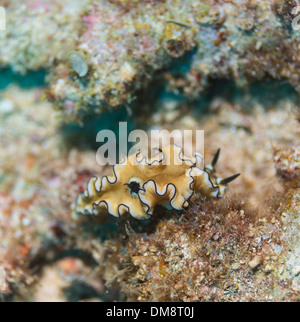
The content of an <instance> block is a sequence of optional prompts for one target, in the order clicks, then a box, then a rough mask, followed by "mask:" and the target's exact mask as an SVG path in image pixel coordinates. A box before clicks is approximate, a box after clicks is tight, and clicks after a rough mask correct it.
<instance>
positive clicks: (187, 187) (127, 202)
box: [76, 145, 239, 219]
mask: <svg viewBox="0 0 300 322" xmlns="http://www.w3.org/2000/svg"><path fill="white" fill-rule="evenodd" d="M219 152H220V150H218V151H217V153H216V155H215V157H214V158H213V160H212V162H211V163H210V164H208V165H206V166H205V167H204V169H203V170H202V169H201V168H200V163H201V161H202V160H203V156H202V155H201V154H200V153H195V154H194V156H193V157H188V156H185V155H184V154H183V152H182V149H181V148H180V147H178V146H176V145H170V146H167V147H164V148H161V149H159V153H158V154H157V155H156V156H155V157H153V158H152V159H148V158H146V157H144V156H142V155H141V153H140V152H137V153H135V154H133V155H131V156H129V157H128V158H127V160H124V162H123V163H120V164H116V165H115V166H114V167H113V175H112V176H104V177H102V178H101V179H100V178H98V177H92V178H91V179H90V180H89V182H88V184H87V189H86V191H85V192H84V193H82V194H80V195H79V197H78V199H77V204H76V212H78V213H80V214H95V215H96V214H98V213H99V212H100V211H101V210H103V209H106V210H107V211H108V213H109V214H111V215H113V216H115V217H120V216H122V215H124V214H125V213H130V215H131V216H133V217H134V218H137V219H148V218H149V217H151V215H152V214H153V211H154V208H155V206H157V205H163V206H166V207H169V208H172V209H177V210H182V209H184V208H186V207H188V206H189V204H190V199H191V198H192V196H194V195H200V196H205V197H209V198H221V197H222V196H223V195H224V193H225V190H226V187H227V184H228V183H229V182H231V181H232V180H234V179H235V178H236V177H238V176H239V174H236V175H233V176H231V177H228V178H225V179H222V178H218V177H217V176H216V173H215V165H216V163H217V160H218V157H219Z"/></svg>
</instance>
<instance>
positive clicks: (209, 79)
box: [0, 0, 300, 302]
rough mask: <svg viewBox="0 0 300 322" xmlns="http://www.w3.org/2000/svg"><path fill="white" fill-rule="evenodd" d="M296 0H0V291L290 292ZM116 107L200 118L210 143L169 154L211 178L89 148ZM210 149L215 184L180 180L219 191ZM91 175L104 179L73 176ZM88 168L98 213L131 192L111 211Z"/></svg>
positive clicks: (29, 297) (190, 123) (131, 116)
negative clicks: (1, 18) (107, 162)
mask: <svg viewBox="0 0 300 322" xmlns="http://www.w3.org/2000/svg"><path fill="white" fill-rule="evenodd" d="M296 5H299V2H298V1H294V0H276V1H274V0H266V1H259V0H250V1H249V0H241V1H238V2H235V1H225V0H224V1H215V0H204V1H200V0H196V1H195V0H185V1H180V0H172V1H171V0H139V1H136V0H87V1H79V0H72V1H71V0H60V1H58V0H53V1H51V2H49V1H46V0H34V1H31V0H25V1H19V0H11V1H6V0H4V1H2V3H1V6H3V7H5V9H6V14H7V26H6V30H1V31H0V42H1V46H0V68H1V71H0V155H1V159H0V301H124V300H125V301H273V302H275V301H287V302H289V301H299V300H300V247H299V245H300V229H299V228H300V225H299V218H300V217H299V215H300V186H299V182H300V171H299V167H300V152H299V139H300V113H299V102H300V101H299V92H300V87H299V86H300V85H299V84H300V83H299V75H300V70H299V66H300V64H299V57H300V52H299V50H300V47H299V30H298V28H293V25H292V24H293V21H294V19H295V17H296V14H294V13H293V8H294V7H295V6H296ZM35 71H38V72H37V73H35ZM25 74H27V76H22V75H25ZM45 75H46V79H45V80H44V79H43V78H44V76H45ZM55 109H56V111H55ZM57 111H59V112H57ZM98 114H99V115H98ZM125 120H127V121H128V122H129V125H128V128H131V129H132V128H138V127H140V128H141V129H144V130H145V131H148V133H151V130H152V129H156V130H163V129H165V130H169V131H170V132H171V131H173V130H175V129H177V130H179V131H184V130H199V129H201V130H204V132H205V147H204V148H205V149H204V150H203V151H199V152H201V153H202V155H203V157H204V160H213V161H212V162H211V164H210V165H209V164H208V165H207V163H204V164H206V166H205V167H204V166H203V168H200V167H199V166H198V164H197V163H196V160H195V159H193V158H190V159H188V160H186V161H185V162H184V163H183V165H182V166H183V168H184V170H186V168H187V169H191V167H192V168H197V169H200V170H201V171H202V172H201V173H202V174H204V176H205V179H208V177H209V179H211V181H209V180H204V182H205V185H204V187H203V186H201V187H199V186H197V184H199V183H201V182H203V181H201V176H199V178H200V180H199V178H198V181H197V179H196V177H195V178H194V177H193V175H192V173H190V176H185V177H184V178H183V172H184V173H185V171H183V170H182V169H183V168H182V167H181V168H180V171H179V172H177V171H175V169H174V167H173V166H171V168H170V167H169V168H168V166H167V168H166V169H164V170H166V171H165V172H164V171H162V169H161V167H160V166H159V169H158V170H156V172H155V174H153V172H151V171H152V169H150V170H151V171H150V170H149V168H151V165H150V166H149V165H148V164H147V161H148V162H149V160H147V159H141V160H140V159H138V160H139V162H143V163H144V164H142V165H141V164H140V165H139V169H140V170H142V171H140V173H138V176H137V173H133V172H134V171H132V169H131V170H130V171H127V170H126V169H128V167H126V168H124V169H125V170H126V171H123V172H122V171H121V170H122V169H121V168H122V165H118V166H115V167H114V168H109V167H106V166H99V165H98V164H97V162H96V158H95V154H96V149H97V148H98V146H97V143H98V142H96V144H95V138H96V133H97V132H98V131H99V130H100V129H104V128H105V129H111V130H112V131H114V133H115V134H118V136H119V137H120V136H121V133H119V132H118V131H117V130H115V123H118V121H125ZM73 121H74V123H73ZM75 123H76V124H75ZM78 123H81V124H80V125H82V126H79V125H78ZM188 144H190V145H191V146H192V147H193V148H194V147H195V142H193V141H192V140H191V141H190V142H189V143H188ZM220 147H221V150H222V153H221V154H220V156H219V153H217V155H216V156H215V157H214V155H215V153H216V151H218V149H219V148H220ZM183 148H185V147H183ZM175 150H176V148H175ZM189 150H190V149H189ZM193 151H194V149H193ZM163 152H164V151H163ZM161 154H162V153H161V152H160V153H159V154H158V156H159V155H161ZM199 155H200V154H199ZM164 156H168V154H167V153H164ZM218 156H219V159H220V160H219V162H218V175H220V176H221V177H222V178H230V179H232V178H233V177H232V174H233V173H236V172H240V173H241V176H240V177H239V178H238V180H234V181H233V182H232V183H231V184H230V189H229V191H228V192H227V193H226V195H225V196H224V197H223V198H219V199H215V198H208V197H207V195H208V194H209V193H208V192H210V191H208V192H207V191H205V193H199V194H198V195H196V194H195V193H194V190H195V191H196V192H197V191H198V192H199V191H200V192H201V191H202V188H208V189H209V190H211V189H212V190H213V191H214V192H216V191H217V190H218V192H220V195H223V192H224V189H223V188H224V183H225V184H227V183H228V181H229V179H228V180H226V179H225V181H222V179H220V178H217V177H216V176H215V173H214V165H215V163H216V159H217V158H218ZM132 158H133V160H135V161H136V160H137V159H136V156H135V155H133V157H132ZM201 158H202V157H201ZM196 159H197V158H196ZM204 160H203V161H204ZM150 161H151V160H150ZM152 161H153V160H152ZM153 162H154V161H153ZM157 162H158V163H159V161H158V160H157ZM150 163H151V162H150ZM171 164H173V163H172V162H171ZM195 165H197V167H195ZM169 166H170V165H169ZM129 168H130V167H129ZM124 169H123V170H124ZM114 170H115V172H114V175H117V176H119V177H118V178H117V177H114V179H115V178H117V179H120V180H119V181H117V182H116V183H118V184H112V177H110V176H109V175H110V174H111V173H112V171H114ZM200 170H197V171H200ZM145 172H149V173H147V175H145ZM150 172H151V173H150ZM121 175H122V178H121ZM93 176H94V178H106V179H102V180H100V179H92V180H91V181H90V184H89V185H88V194H87V193H85V189H86V183H87V182H88V180H89V179H90V178H91V177H93ZM137 177H138V178H139V179H141V182H138V180H136V178H137ZM153 177H154V178H153ZM170 178H172V180H171V181H170ZM202 179H203V177H202ZM105 180H106V184H107V185H108V186H109V188H112V191H106V192H108V194H109V198H110V199H113V202H111V207H108V208H109V209H108V211H109V212H110V213H112V214H115V215H116V214H119V213H118V211H119V210H120V209H119V204H120V203H123V199H124V198H125V200H127V199H128V196H129V198H131V197H132V198H131V199H130V204H128V202H127V201H125V203H126V202H127V206H126V207H125V206H124V207H123V208H122V209H121V214H122V215H123V216H120V218H114V217H112V216H107V210H106V209H102V207H101V205H100V207H97V205H98V206H99V202H101V201H102V199H103V200H106V199H105V198H103V195H102V193H103V192H104V190H103V191H101V192H99V191H100V189H99V188H100V183H101V182H102V183H103V182H104V181H105ZM109 180H110V181H109ZM149 180H150V181H149ZM151 180H152V181H151ZM194 180H195V181H194ZM192 181H193V184H191V185H189V184H190V183H192ZM94 183H95V184H96V185H94ZM170 183H171V184H172V185H173V186H174V187H175V186H176V187H177V188H178V189H177V190H178V191H180V192H181V193H182V195H181V194H178V195H177V197H178V200H175V199H174V200H173V198H172V197H173V196H172V194H174V191H172V189H171V188H170V187H171V186H169V185H168V184H170ZM199 185H200V184H199ZM116 187H117V188H118V189H115V188H116ZM187 187H188V189H187ZM157 188H158V189H157ZM168 188H170V189H169V190H168ZM200 188H201V189H200ZM140 189H144V192H145V193H146V194H147V195H144V196H143V191H141V190H140ZM193 189H194V190H193ZM115 190H117V191H118V193H115ZM90 192H92V193H90ZM151 192H152V193H151ZM157 192H160V193H161V194H162V193H163V192H166V193H165V195H163V196H159V198H158V193H157ZM202 192H203V191H202ZM119 193H120V194H119ZM149 193H150V195H151V196H150V197H149ZM78 195H80V196H82V197H80V198H81V199H79V203H78V204H77V206H78V207H77V210H79V212H80V211H81V212H89V213H93V212H97V213H98V210H101V211H99V213H98V215H97V216H81V215H79V214H78V211H76V209H75V208H76V199H77V197H78ZM112 195H113V197H114V198H112ZM124 196H125V197H124ZM164 197H165V198H164ZM182 197H183V198H182ZM116 198H117V199H118V200H117V202H116ZM151 198H152V199H151ZM91 199H92V200H91ZM170 199H171V206H172V207H171V209H167V208H165V207H164V206H165V204H164V202H165V201H170ZM186 199H187V200H186ZM149 200H150V201H149ZM141 201H145V203H146V204H147V205H148V208H147V207H144V208H143V205H142V204H143V203H142V202H141ZM173 201H174V202H173ZM175 201H176V202H175ZM94 204H95V205H96V207H94ZM136 204H138V206H139V207H140V208H141V207H142V208H143V209H142V211H132V208H133V207H135V205H136ZM96 208H97V209H96ZM128 210H129V212H130V213H131V214H133V215H135V217H148V216H149V215H150V214H151V218H148V219H146V218H145V220H143V221H140V220H136V219H135V218H133V216H130V214H129V213H127V212H128ZM130 210H131V211H130Z"/></svg>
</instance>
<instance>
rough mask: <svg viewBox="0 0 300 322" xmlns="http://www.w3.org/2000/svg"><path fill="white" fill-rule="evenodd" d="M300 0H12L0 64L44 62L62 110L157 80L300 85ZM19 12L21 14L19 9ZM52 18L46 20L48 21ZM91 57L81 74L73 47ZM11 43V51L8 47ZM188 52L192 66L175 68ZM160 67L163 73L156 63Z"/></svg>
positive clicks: (178, 86) (119, 100) (73, 110)
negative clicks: (297, 23)
mask: <svg viewBox="0 0 300 322" xmlns="http://www.w3.org/2000/svg"><path fill="white" fill-rule="evenodd" d="M296 5H297V2H296V1H284V0H280V1H273V0H268V1H259V0H252V1H248V0H247V1H246V0H245V1H244V0H243V1H239V2H238V3H235V2H234V1H214V0H205V1H200V0H199V1H198V0H197V1H194V0H185V1H184V4H183V3H182V1H180V0H176V1H173V0H172V1H171V0H167V1H158V0H141V1H113V0H97V1H94V0H88V1H84V2H83V1H69V0H63V1H52V2H51V3H49V2H48V1H45V0H43V1H33V2H32V1H22V5H20V1H17V0H15V1H10V2H8V3H7V4H6V5H5V8H6V11H7V16H8V19H7V21H8V23H7V28H6V32H1V33H0V41H1V43H2V44H3V45H2V46H1V48H0V63H1V65H3V66H4V65H10V66H11V67H12V68H13V69H14V70H15V71H20V72H23V73H24V72H26V71H29V70H32V69H35V70H36V69H48V70H49V76H48V81H49V82H50V85H49V88H48V89H47V91H46V96H47V98H48V99H49V100H50V101H52V102H55V106H56V108H58V109H60V110H61V111H62V112H63V114H64V116H65V119H66V120H74V119H75V120H78V121H79V120H80V119H81V116H82V114H84V113H86V112H89V111H93V112H101V111H103V109H110V108H111V107H118V106H120V105H122V104H129V105H132V104H131V103H132V102H133V101H134V100H135V97H136V95H137V92H138V90H140V89H143V88H146V86H147V85H149V84H150V83H151V82H152V81H153V80H157V79H161V80H165V81H166V82H167V84H168V88H169V90H170V91H174V92H178V91H179V92H183V93H184V94H185V95H186V96H187V97H189V98H195V97H197V96H198V95H199V93H201V92H203V90H204V89H205V88H207V86H209V84H210V80H211V79H215V78H218V79H220V78H227V79H233V80H234V81H235V83H236V84H237V85H238V86H240V87H243V86H245V85H247V84H248V83H252V82H254V81H257V80H262V79H278V78H280V79H284V80H287V81H288V82H289V83H290V84H291V85H292V86H293V87H294V88H295V89H296V90H297V91H298V92H299V86H300V85H299V74H300V73H299V58H298V57H300V55H299V46H298V44H299V31H298V30H296V29H295V28H292V22H293V18H295V15H293V14H292V12H291V11H292V8H293V7H294V6H296ZM20 17H21V18H22V19H21V18H20ZM44 26H47V28H44ZM72 52H73V53H74V52H75V53H78V55H82V57H84V61H85V62H84V64H87V67H88V68H87V69H88V71H87V69H86V72H84V73H83V74H81V76H80V75H78V73H77V72H76V71H74V69H73V68H72V63H70V60H69V55H70V53H72ZM12 53H13V54H12ZM186 54H189V62H188V66H187V67H186V68H185V69H184V70H183V71H180V72H178V71H177V70H176V69H173V66H174V63H175V62H176V61H178V59H179V58H180V57H185V56H186ZM158 71H159V72H160V73H158Z"/></svg>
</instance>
